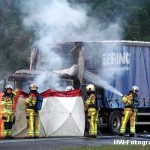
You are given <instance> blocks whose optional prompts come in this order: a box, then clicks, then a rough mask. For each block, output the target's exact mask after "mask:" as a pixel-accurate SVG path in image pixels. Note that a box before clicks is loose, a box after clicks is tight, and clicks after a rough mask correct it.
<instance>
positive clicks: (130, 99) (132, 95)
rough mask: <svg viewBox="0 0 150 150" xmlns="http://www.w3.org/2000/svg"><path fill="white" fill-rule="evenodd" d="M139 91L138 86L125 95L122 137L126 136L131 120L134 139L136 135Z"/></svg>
mask: <svg viewBox="0 0 150 150" xmlns="http://www.w3.org/2000/svg"><path fill="white" fill-rule="evenodd" d="M138 91H139V88H138V87H137V86H133V87H132V90H131V91H129V93H128V95H125V96H124V97H123V98H122V102H123V103H124V113H123V117H122V122H121V128H120V136H123V135H124V134H125V131H126V125H127V122H128V121H129V120H130V136H131V137H134V135H135V122H136V114H137V106H138V105H139V102H138V95H137V92H138Z"/></svg>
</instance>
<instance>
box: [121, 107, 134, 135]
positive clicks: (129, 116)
mask: <svg viewBox="0 0 150 150" xmlns="http://www.w3.org/2000/svg"><path fill="white" fill-rule="evenodd" d="M136 113H137V110H133V109H131V108H125V109H124V113H123V117H122V121H121V128H120V133H121V134H125V131H126V125H127V123H128V121H129V120H130V133H132V134H135V122H136Z"/></svg>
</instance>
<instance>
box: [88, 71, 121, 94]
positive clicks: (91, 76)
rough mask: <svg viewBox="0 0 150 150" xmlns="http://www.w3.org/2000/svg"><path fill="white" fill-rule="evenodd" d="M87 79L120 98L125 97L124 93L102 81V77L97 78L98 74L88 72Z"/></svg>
mask: <svg viewBox="0 0 150 150" xmlns="http://www.w3.org/2000/svg"><path fill="white" fill-rule="evenodd" d="M85 78H86V79H87V80H88V81H90V82H92V83H93V84H95V85H97V86H100V87H103V88H104V89H106V90H109V91H111V92H112V93H115V94H117V95H119V96H123V94H122V93H120V92H119V91H118V90H117V89H115V88H114V87H112V86H111V85H110V84H108V82H106V81H104V80H103V79H101V77H99V76H97V75H96V74H94V73H92V72H89V71H87V70H86V71H85Z"/></svg>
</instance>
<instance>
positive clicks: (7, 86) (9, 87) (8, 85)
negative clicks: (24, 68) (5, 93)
mask: <svg viewBox="0 0 150 150" xmlns="http://www.w3.org/2000/svg"><path fill="white" fill-rule="evenodd" d="M5 89H11V90H13V87H12V86H11V85H10V84H7V85H6V86H5Z"/></svg>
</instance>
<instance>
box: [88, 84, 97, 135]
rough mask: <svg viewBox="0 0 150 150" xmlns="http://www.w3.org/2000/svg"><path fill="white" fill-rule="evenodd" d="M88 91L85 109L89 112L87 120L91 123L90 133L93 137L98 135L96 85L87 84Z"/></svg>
mask: <svg viewBox="0 0 150 150" xmlns="http://www.w3.org/2000/svg"><path fill="white" fill-rule="evenodd" d="M86 92H87V97H88V98H87V100H86V101H85V111H86V112H87V121H88V124H89V129H88V135H89V136H91V137H96V136H97V121H98V112H97V104H96V95H95V87H94V85H92V84H89V85H87V87H86Z"/></svg>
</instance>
